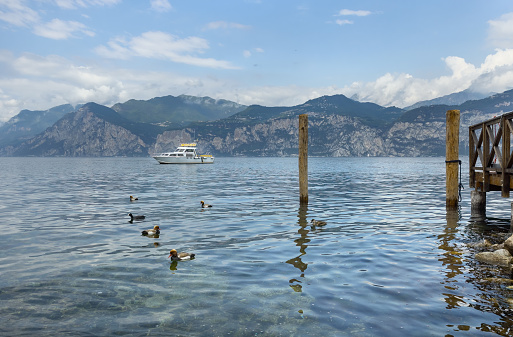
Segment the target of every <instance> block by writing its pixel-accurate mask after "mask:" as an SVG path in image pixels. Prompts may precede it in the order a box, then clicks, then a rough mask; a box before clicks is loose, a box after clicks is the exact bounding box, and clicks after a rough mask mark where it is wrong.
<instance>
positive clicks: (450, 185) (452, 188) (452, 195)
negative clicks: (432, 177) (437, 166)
mask: <svg viewBox="0 0 513 337" xmlns="http://www.w3.org/2000/svg"><path fill="white" fill-rule="evenodd" d="M459 131H460V111H459V110H448V111H447V114H446V138H445V177H446V179H445V193H446V199H445V201H446V202H445V204H446V206H447V207H456V206H458V197H459V182H458V169H459V158H458V156H459V149H458V147H459Z"/></svg>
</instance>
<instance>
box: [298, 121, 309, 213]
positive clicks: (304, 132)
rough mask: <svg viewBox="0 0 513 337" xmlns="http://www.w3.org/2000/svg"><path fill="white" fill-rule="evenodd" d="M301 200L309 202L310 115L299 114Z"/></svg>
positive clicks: (301, 201) (304, 202)
mask: <svg viewBox="0 0 513 337" xmlns="http://www.w3.org/2000/svg"><path fill="white" fill-rule="evenodd" d="M299 202H300V204H307V203H308V115H307V114H302V115H299Z"/></svg>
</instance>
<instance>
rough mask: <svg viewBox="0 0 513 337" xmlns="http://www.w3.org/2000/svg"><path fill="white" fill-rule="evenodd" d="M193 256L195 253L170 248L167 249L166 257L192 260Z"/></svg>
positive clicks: (174, 259) (175, 259)
mask: <svg viewBox="0 0 513 337" xmlns="http://www.w3.org/2000/svg"><path fill="white" fill-rule="evenodd" d="M195 256H196V254H191V253H185V252H181V253H178V252H177V251H176V249H171V250H170V251H169V256H168V258H171V261H183V260H192V259H194V257H195Z"/></svg>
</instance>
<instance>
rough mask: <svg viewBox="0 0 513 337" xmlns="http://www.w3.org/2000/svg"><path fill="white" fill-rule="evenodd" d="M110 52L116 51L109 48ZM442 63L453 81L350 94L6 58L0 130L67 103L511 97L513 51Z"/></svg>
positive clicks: (0, 64)
mask: <svg viewBox="0 0 513 337" xmlns="http://www.w3.org/2000/svg"><path fill="white" fill-rule="evenodd" d="M158 36H160V35H158V34H157V35H155V36H153V38H151V36H150V37H149V38H148V37H147V36H146V35H141V37H140V38H141V39H142V40H144V41H146V43H149V44H148V45H146V47H147V46H150V47H154V43H156V42H157V41H158V42H162V41H163V40H164V41H165V40H166V39H165V38H164V37H166V36H164V37H161V38H160V39H158V38H157V37H158ZM173 41H174V43H176V44H179V45H180V44H181V46H179V47H178V46H177V47H175V49H174V50H179V51H180V52H182V53H185V52H190V53H199V52H200V51H202V50H204V49H203V48H205V44H204V43H205V41H197V42H194V43H192V42H191V41H189V40H187V39H182V40H181V39H177V38H175V39H174V40H173ZM113 45H115V46H119V47H120V49H119V50H117V51H115V52H116V53H119V54H122V53H123V52H126V53H130V54H134V55H135V54H137V53H142V51H137V49H136V48H135V46H134V45H138V46H139V47H140V48H143V49H144V46H143V43H142V42H138V41H133V39H132V40H123V39H119V40H117V41H113ZM166 48H169V46H167V47H165V48H164V51H162V53H164V55H166V54H165V50H166ZM109 51H111V52H112V51H113V49H112V48H111V47H109ZM252 51H254V50H253V49H252V50H251V51H250V52H252ZM148 52H151V51H148ZM159 53H160V52H159ZM150 56H151V57H154V56H155V55H150ZM442 61H443V64H444V65H445V66H446V68H447V70H448V71H447V74H445V75H443V76H439V77H435V78H416V77H414V76H412V75H411V74H408V73H398V74H392V73H385V74H383V75H382V76H380V77H379V78H377V79H376V80H374V81H369V82H354V83H352V84H350V85H347V86H344V87H337V86H336V85H330V86H324V87H307V86H297V85H283V86H270V85H264V86H248V84H247V81H237V80H235V79H233V78H226V79H222V78H220V77H213V76H204V77H199V76H186V75H180V74H178V73H175V72H169V71H159V72H157V71H153V72H152V71H144V70H140V71H139V70H134V69H116V68H114V69H112V68H110V67H93V66H84V65H79V64H76V63H74V62H72V61H71V60H69V59H66V58H63V57H60V56H55V55H49V56H39V55H34V54H22V55H19V56H16V55H13V54H12V53H11V52H8V51H2V50H0V69H2V75H3V76H1V77H0V122H5V121H7V120H8V119H9V118H10V117H12V116H14V115H16V114H17V113H19V111H20V110H22V109H31V110H44V109H49V108H51V107H54V106H57V105H60V104H64V103H71V104H77V103H86V102H89V101H94V102H97V103H99V104H104V105H106V106H111V105H113V104H115V103H118V102H126V101H127V100H129V99H150V98H153V97H158V96H165V95H180V94H187V95H193V96H210V97H212V98H215V99H220V98H223V99H228V100H232V101H235V102H238V103H241V104H246V105H250V104H261V105H265V106H293V105H297V104H301V103H304V102H306V101H307V100H309V99H312V98H317V97H320V96H323V95H335V94H344V95H346V96H347V97H351V96H353V95H355V94H356V95H358V97H359V99H360V100H361V101H367V102H374V103H377V104H380V105H382V106H391V105H395V106H398V107H406V106H409V105H412V104H414V103H417V102H419V101H423V100H428V99H433V98H436V97H440V96H444V95H448V94H451V93H454V92H459V91H463V90H466V89H468V90H472V91H476V92H480V93H490V92H504V91H506V90H509V89H513V49H498V50H496V51H495V52H494V53H493V54H491V55H488V56H487V57H486V58H485V59H484V61H483V62H482V63H481V64H476V65H474V64H471V63H469V62H467V61H466V60H465V59H464V58H461V57H457V56H448V57H445V58H444V59H442Z"/></svg>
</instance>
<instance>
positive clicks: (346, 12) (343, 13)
mask: <svg viewBox="0 0 513 337" xmlns="http://www.w3.org/2000/svg"><path fill="white" fill-rule="evenodd" d="M371 14H372V13H371V12H370V11H364V10H358V11H353V10H351V9H341V10H340V11H339V12H338V14H337V15H336V16H346V15H355V16H367V15H371Z"/></svg>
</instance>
